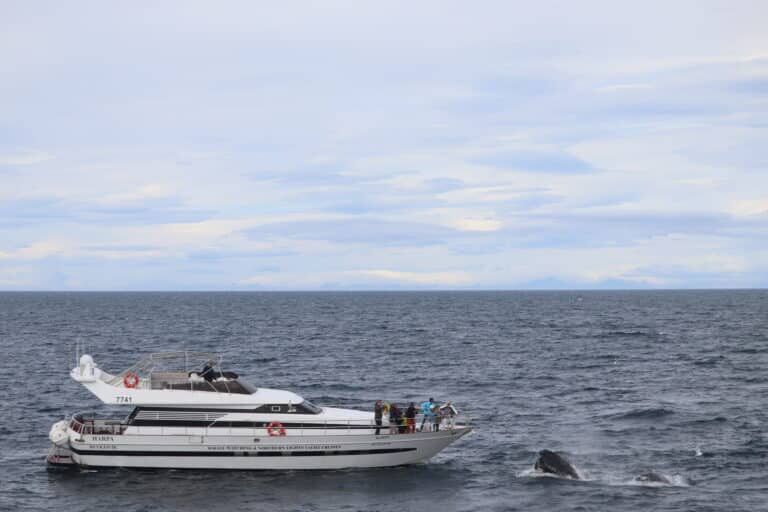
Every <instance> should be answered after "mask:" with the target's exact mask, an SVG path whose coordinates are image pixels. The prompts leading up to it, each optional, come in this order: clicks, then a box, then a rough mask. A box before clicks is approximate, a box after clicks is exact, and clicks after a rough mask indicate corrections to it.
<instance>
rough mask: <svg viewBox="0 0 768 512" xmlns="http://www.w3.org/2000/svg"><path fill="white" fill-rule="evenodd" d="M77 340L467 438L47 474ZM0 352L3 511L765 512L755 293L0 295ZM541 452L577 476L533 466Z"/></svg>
mask: <svg viewBox="0 0 768 512" xmlns="http://www.w3.org/2000/svg"><path fill="white" fill-rule="evenodd" d="M76 340H79V341H80V342H81V343H83V344H85V345H86V346H87V347H88V350H89V352H90V353H91V354H93V356H94V358H95V359H96V361H97V363H98V364H99V365H100V366H101V367H103V368H105V369H108V370H113V371H117V370H120V369H122V368H124V367H126V366H128V365H130V364H131V363H132V362H135V360H137V359H138V358H139V357H140V356H142V355H143V354H145V353H147V352H152V351H169V350H183V349H190V350H192V349H194V350H212V351H218V352H222V353H223V354H224V357H225V358H224V362H225V365H226V366H227V369H231V370H235V371H237V372H239V373H240V374H241V375H242V376H243V377H244V378H246V379H247V380H249V381H251V382H253V383H254V384H256V385H261V386H268V387H277V388H285V389H290V390H293V391H296V392H297V393H299V394H301V395H303V396H305V397H307V398H309V399H311V400H312V401H314V402H316V403H319V404H325V405H345V406H356V407H364V408H365V407H371V406H372V404H373V402H374V400H375V399H377V398H384V399H414V400H422V399H425V398H427V397H429V396H434V397H436V398H437V399H439V400H448V399H450V400H453V401H454V403H456V404H457V405H458V406H459V408H460V409H461V410H462V411H464V412H468V413H470V414H471V415H472V417H473V419H474V423H475V427H476V431H475V432H474V433H473V434H471V435H470V436H468V437H465V438H462V439H461V440H459V441H458V442H456V443H455V444H453V445H451V446H450V447H449V448H448V449H447V450H445V451H444V452H442V453H441V454H440V455H438V456H437V457H436V458H434V459H433V460H431V461H430V462H429V463H427V464H420V465H415V466H407V467H400V468H390V469H375V470H344V471H321V472H309V471H292V472H271V471H267V472H226V471H216V472H207V471H174V470H157V471H148V470H123V469H110V470H98V471H92V470H89V471H80V470H74V471H50V470H48V469H47V468H46V465H45V462H44V456H45V454H46V452H47V449H48V446H49V442H48V439H47V433H48V430H49V428H50V425H51V424H52V423H53V422H54V421H57V420H59V419H62V418H64V417H65V416H66V415H69V414H71V413H73V412H77V411H80V410H100V411H105V410H106V409H107V408H106V407H105V406H103V405H101V404H100V403H98V402H97V400H96V399H95V397H92V396H91V395H90V394H89V393H88V392H87V391H86V390H85V389H83V388H81V387H80V386H79V385H78V384H76V383H75V382H73V381H71V380H69V378H68V376H67V371H68V368H70V367H71V366H72V359H73V355H72V353H73V347H74V344H75V342H76ZM0 346H1V347H2V353H3V356H4V357H2V359H0V378H2V380H3V382H2V384H0V405H2V411H3V415H4V418H3V421H2V422H0V442H1V443H2V460H3V464H2V465H0V509H3V510H49V509H52V508H56V509H61V510H67V511H76V510H94V511H96V510H98V511H101V510H105V509H107V510H147V511H157V510H198V509H199V510H226V511H228V512H229V511H235V510H273V511H283V510H382V511H390V510H391V511H398V512H402V511H404V510H436V511H452V510H524V511H532V510H542V511H543V510H546V511H551V510H610V511H612V512H617V511H625V510H626V511H637V510H655V511H666V510H669V511H673V510H674V511H689V510H695V511H707V510H729V511H735V510H745V511H746V510H749V511H755V510H768V424H767V420H768V291H679V292H678V291H665V292H635V291H632V292H623V291H617V292H477V293H475V292H460V293H452V292H425V293H421V292H418V293H417V292H413V293H399V292H398V293H0ZM118 412H119V413H120V414H127V412H128V410H127V409H125V410H123V409H118ZM543 448H549V449H552V450H557V451H561V452H563V453H564V454H566V455H567V456H568V458H569V459H570V460H571V461H572V462H574V464H575V465H576V466H577V468H578V469H579V471H580V472H581V473H582V474H583V475H584V476H585V477H586V480H585V481H570V480H564V479H558V478H551V477H541V476H537V475H535V474H534V473H533V472H532V471H531V468H532V465H533V463H534V461H535V458H536V453H537V451H538V450H540V449H543ZM648 470H653V471H656V472H658V473H662V474H664V475H667V476H668V477H670V478H671V479H672V481H673V482H674V485H669V486H653V485H639V484H637V483H636V482H634V481H633V479H634V477H635V476H637V475H639V474H641V473H643V472H645V471H648Z"/></svg>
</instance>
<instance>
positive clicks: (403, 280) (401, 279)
mask: <svg viewBox="0 0 768 512" xmlns="http://www.w3.org/2000/svg"><path fill="white" fill-rule="evenodd" d="M351 273H352V274H356V275H361V276H365V277H372V278H374V279H378V280H382V281H394V282H396V283H399V284H417V285H422V286H423V285H434V286H440V287H443V286H466V285H468V284H471V283H472V276H471V275H470V274H469V273H467V272H405V271H399V270H384V269H377V270H356V271H353V272H351Z"/></svg>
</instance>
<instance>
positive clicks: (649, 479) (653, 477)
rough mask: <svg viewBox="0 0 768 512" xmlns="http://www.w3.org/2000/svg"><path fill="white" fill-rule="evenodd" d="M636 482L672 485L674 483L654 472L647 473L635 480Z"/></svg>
mask: <svg viewBox="0 0 768 512" xmlns="http://www.w3.org/2000/svg"><path fill="white" fill-rule="evenodd" d="M635 480H637V481H638V482H642V483H653V484H667V485H672V481H671V480H670V479H669V478H667V477H666V476H664V475H660V474H659V473H656V472H654V471H646V472H645V473H643V474H641V475H640V476H638V477H637V478H635Z"/></svg>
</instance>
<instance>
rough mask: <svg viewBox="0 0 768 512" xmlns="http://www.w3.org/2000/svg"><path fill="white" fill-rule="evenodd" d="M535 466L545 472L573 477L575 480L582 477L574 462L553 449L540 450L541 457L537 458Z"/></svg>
mask: <svg viewBox="0 0 768 512" xmlns="http://www.w3.org/2000/svg"><path fill="white" fill-rule="evenodd" d="M534 468H535V469H537V470H539V471H542V472H544V473H550V474H553V475H558V476H564V477H568V478H573V479H574V480H579V479H580V477H579V474H578V473H577V472H576V468H574V467H573V464H571V463H570V462H569V461H568V459H566V458H565V457H564V456H562V455H560V454H559V453H555V452H553V451H551V450H541V451H540V452H539V458H538V459H537V460H536V464H535V465H534Z"/></svg>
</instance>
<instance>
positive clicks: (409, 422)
mask: <svg viewBox="0 0 768 512" xmlns="http://www.w3.org/2000/svg"><path fill="white" fill-rule="evenodd" d="M405 425H406V427H407V428H406V432H408V433H409V434H413V433H414V432H416V404H414V403H413V402H411V403H410V405H409V406H408V409H406V410H405Z"/></svg>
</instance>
